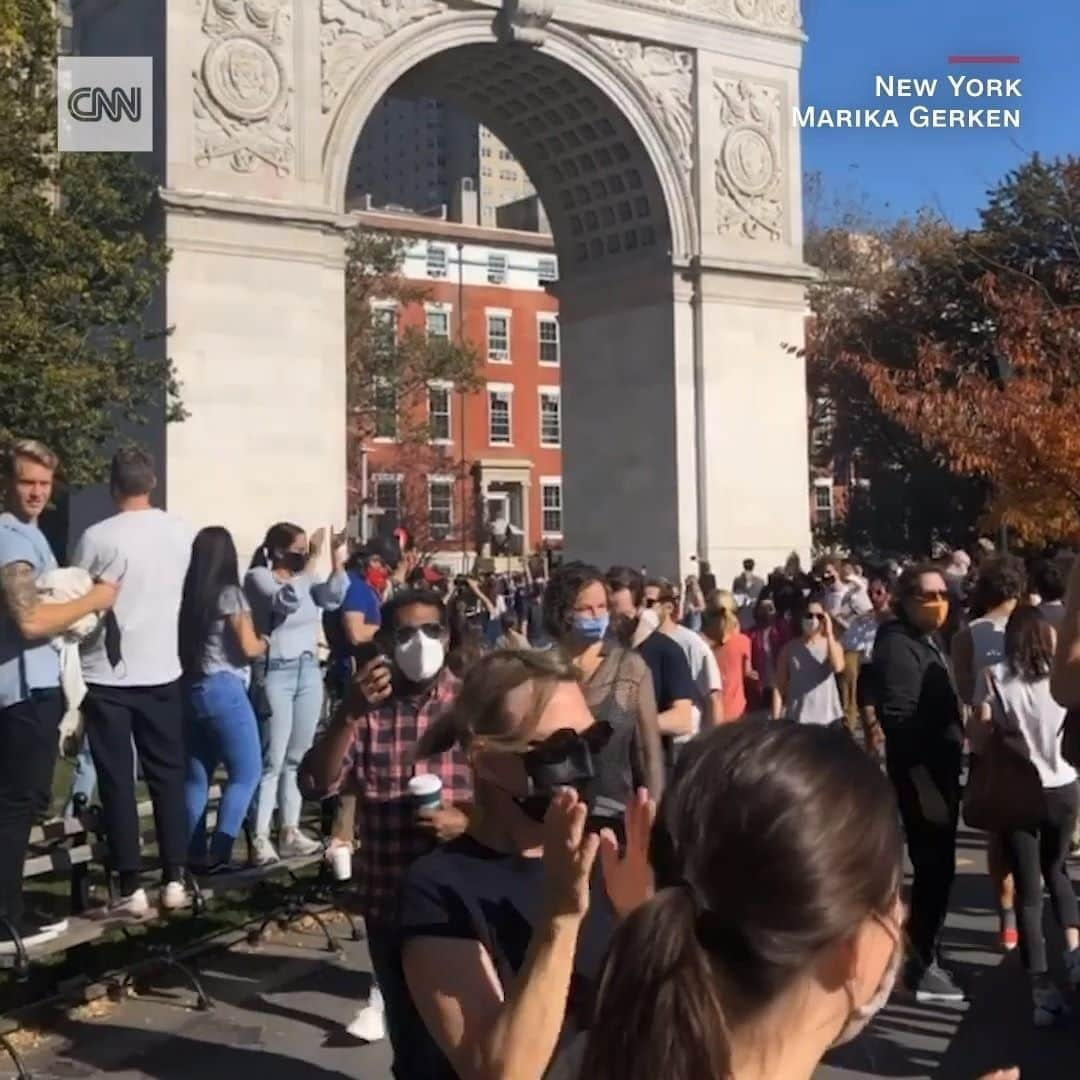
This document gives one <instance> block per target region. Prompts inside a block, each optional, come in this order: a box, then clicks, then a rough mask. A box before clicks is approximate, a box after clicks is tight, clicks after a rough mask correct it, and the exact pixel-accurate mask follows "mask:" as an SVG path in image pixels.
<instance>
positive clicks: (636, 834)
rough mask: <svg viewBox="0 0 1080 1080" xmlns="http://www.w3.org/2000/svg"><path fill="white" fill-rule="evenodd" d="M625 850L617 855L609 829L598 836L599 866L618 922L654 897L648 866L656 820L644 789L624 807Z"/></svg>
mask: <svg viewBox="0 0 1080 1080" xmlns="http://www.w3.org/2000/svg"><path fill="white" fill-rule="evenodd" d="M624 820H625V824H626V849H625V851H623V852H622V854H620V853H619V841H618V839H617V837H616V836H615V834H614V833H613V832H612V831H611V829H604V830H603V831H602V832H601V833H600V865H601V866H602V867H603V868H604V885H605V887H606V888H607V894H608V898H609V899H610V900H611V906H612V907H613V908H614V909H615V913H616V915H618V916H619V918H620V919H625V918H626V917H627V915H629V914H630V913H631V912H632V911H633V910H634V909H635V908H636V907H638V906H639V905H641V904H644V903H645V901H646V900H648V899H649V897H650V896H652V894H653V872H652V867H651V866H650V865H649V837H650V836H651V834H652V827H653V822H654V821H655V820H656V803H655V802H653V800H652V799H650V798H649V793H648V792H647V791H646V790H645V788H638V789H637V792H636V793H635V795H634V798H633V799H632V800H631V801H630V803H629V804H628V805H627V807H626V814H625V818H624Z"/></svg>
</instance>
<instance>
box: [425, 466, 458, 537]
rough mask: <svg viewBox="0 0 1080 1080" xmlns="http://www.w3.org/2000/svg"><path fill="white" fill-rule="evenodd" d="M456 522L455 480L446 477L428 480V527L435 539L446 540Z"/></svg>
mask: <svg viewBox="0 0 1080 1080" xmlns="http://www.w3.org/2000/svg"><path fill="white" fill-rule="evenodd" d="M453 524H454V482H453V480H447V479H445V478H444V477H434V476H433V477H431V478H430V479H429V480H428V527H429V528H430V530H431V535H432V537H433V538H434V539H435V540H445V539H446V538H447V537H448V536H449V535H450V529H451V527H452V526H453Z"/></svg>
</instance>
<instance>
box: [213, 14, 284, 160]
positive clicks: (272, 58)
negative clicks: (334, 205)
mask: <svg viewBox="0 0 1080 1080" xmlns="http://www.w3.org/2000/svg"><path fill="white" fill-rule="evenodd" d="M197 2H198V3H199V5H200V7H202V9H203V23H202V28H203V36H204V37H205V38H208V39H209V42H208V44H207V45H206V48H205V50H204V52H203V55H202V59H201V61H200V63H199V65H198V66H197V67H196V69H195V71H194V72H193V75H194V104H193V109H194V113H195V162H196V164H197V165H200V166H203V167H204V168H213V167H215V166H218V165H219V164H221V163H227V164H228V166H229V167H231V168H232V169H233V170H235V171H236V172H240V173H251V172H255V171H256V170H257V169H258V168H259V167H260V166H268V167H270V168H272V169H274V170H275V171H276V172H277V174H278V175H279V176H286V175H288V174H290V173H291V172H292V171H293V168H294V163H295V155H296V148H295V141H294V137H293V124H292V105H293V101H292V98H293V78H292V4H291V2H290V0H197Z"/></svg>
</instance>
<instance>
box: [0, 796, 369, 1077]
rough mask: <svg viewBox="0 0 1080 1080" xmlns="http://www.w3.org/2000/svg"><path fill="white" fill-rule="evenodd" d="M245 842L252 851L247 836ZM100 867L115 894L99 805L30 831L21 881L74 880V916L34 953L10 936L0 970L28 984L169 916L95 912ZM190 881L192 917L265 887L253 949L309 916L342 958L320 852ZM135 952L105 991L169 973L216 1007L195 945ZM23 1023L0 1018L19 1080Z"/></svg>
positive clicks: (202, 1004) (150, 946) (150, 833)
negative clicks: (272, 929)
mask: <svg viewBox="0 0 1080 1080" xmlns="http://www.w3.org/2000/svg"><path fill="white" fill-rule="evenodd" d="M220 796H221V789H220V787H218V786H216V785H215V786H214V787H212V788H211V791H210V804H209V808H208V810H207V826H208V828H210V827H212V826H213V824H214V821H215V820H216V807H217V803H218V801H219V799H220ZM138 813H139V820H140V824H142V823H143V822H146V823H147V824H146V828H144V829H143V835H142V842H143V847H144V849H145V848H146V847H147V846H149V845H151V844H153V843H154V842H155V840H156V837H155V834H154V829H153V805H152V804H151V802H150V801H149V800H146V801H143V802H140V803H139V805H138ZM248 839H249V850H250V837H249V838H248ZM320 863H321V864H322V869H321V872H320V873H319V874H318V875H317V876H315V877H314V878H313V877H311V876H308V877H306V878H302V877H301V876H300V874H301V872H302V871H304V870H306V869H309V868H310V867H313V866H315V865H316V864H320ZM95 866H97V867H100V868H103V869H104V870H105V872H106V882H107V885H108V888H109V893H110V896H111V893H112V874H111V873H110V872H109V865H108V846H107V843H106V840H105V834H104V826H103V823H102V818H101V812H100V808H98V807H89V806H82V807H80V812H79V814H78V816H77V817H64V818H58V819H55V820H52V821H48V822H46V823H44V824H43V825H39V826H37V827H35V828H34V829H33V831H32V832H31V834H30V849H29V851H28V854H27V858H26V860H25V863H24V866H23V880H24V881H26V880H29V879H33V878H39V877H42V876H43V875H46V874H56V873H60V874H64V873H66V874H67V875H68V878H69V886H70V888H69V892H70V909H71V913H70V915H69V916H68V925H67V928H66V929H65V930H64V931H63V932H62V933H60V934H58V935H57V936H56V937H54V938H52V939H50V940H48V941H44V942H42V943H41V944H39V945H36V946H34V947H32V948H30V949H27V948H26V947H25V946H24V945H23V943H22V940H21V938H19V936H18V933H17V932H13V937H14V940H15V946H16V948H15V952H14V953H12V954H10V955H4V956H0V971H4V970H7V971H9V972H11V973H12V974H13V975H14V977H15V978H16V979H18V980H26V979H28V978H29V975H30V971H31V966H32V965H34V964H35V963H40V962H41V961H42V960H45V959H46V958H49V957H55V956H56V954H58V953H68V952H72V951H73V950H76V949H86V948H88V947H89V946H91V945H92V943H94V942H96V941H98V940H100V939H101V938H103V937H105V935H107V934H110V933H112V932H115V931H117V930H119V931H120V932H121V933H123V934H124V935H125V936H126V937H128V938H129V939H132V940H134V938H133V935H132V934H131V931H132V929H134V928H136V927H146V926H147V925H153V924H154V923H155V922H158V921H159V920H161V919H162V918H163V917H164V916H163V913H161V912H159V911H158V910H157V909H155V908H153V907H152V908H151V910H150V912H149V913H148V914H147V915H146V916H144V917H142V918H133V917H123V916H117V917H104V916H103V914H102V912H103V909H97V911H95V910H94V909H92V907H91V870H92V869H93V868H94V867H95ZM187 884H188V887H189V889H190V890H191V894H192V903H191V906H190V909H187V910H189V911H190V912H191V913H192V914H195V915H199V914H202V913H203V912H204V911H205V910H206V904H207V902H208V901H209V900H212V899H214V898H215V897H219V898H220V897H223V896H224V895H225V894H228V893H237V892H250V891H254V890H255V889H262V890H267V891H268V892H269V894H270V895H269V897H268V899H269V903H268V905H267V907H268V910H269V914H267V915H266V917H265V918H264V919H263V922H262V925H261V926H260V927H258V928H257V929H254V928H252V929H250V930H249V931H248V933H247V938H248V942H249V943H250V944H251V945H255V944H257V943H258V942H259V941H260V940H261V939H262V936H263V934H264V933H265V931H266V928H267V927H268V926H269V925H270V923H271V922H275V921H277V922H279V923H282V924H287V923H291V922H293V921H294V920H296V919H298V918H300V917H304V916H307V917H310V918H312V919H313V920H314V921H315V923H316V924H317V925H318V927H319V929H320V930H321V931H322V933H323V935H324V936H325V938H326V948H327V951H329V952H334V953H337V954H340V953H341V951H342V949H341V945H340V943H339V942H338V941H337V939H336V938H335V937H334V935H333V934H331V932H330V929H329V927H328V926H327V924H326V921H325V920H324V919H323V918H322V914H321V911H320V906H321V907H322V908H323V910H325V907H326V906H327V901H328V898H329V896H330V893H331V892H332V890H333V885H332V882H331V879H330V876H329V874H328V872H327V867H326V864H325V861H324V860H323V859H322V855H321V854H320V853H316V854H314V855H309V856H302V857H298V858H292V859H283V860H281V861H280V862H277V863H273V864H271V865H269V866H259V867H255V866H250V867H241V868H238V869H237V870H235V871H232V872H225V873H217V874H214V875H212V876H205V877H195V876H189V880H188V883H187ZM183 915H184V912H170V913H169V914H168V917H169V918H177V917H183ZM345 915H346V918H347V919H348V921H349V924H350V928H351V931H352V937H353V939H354V940H359V937H360V932H359V929H358V928H357V926H356V924H355V922H354V921H353V919H352V917H351V916H349V915H348V913H347V912H345ZM12 929H13V928H12ZM206 947H207V943H205V942H204V943H202V948H206ZM138 951H139V952H140V953H142V955H141V956H140V957H139V958H138V959H136V960H135V961H133V962H132V963H130V964H128V965H126V966H125V967H124V968H123V969H122V970H121V971H119V972H115V973H113V974H111V975H110V976H108V977H107V978H106V980H105V984H104V986H105V992H107V993H111V994H113V995H114V996H115V995H118V994H120V993H122V992H123V989H124V987H125V986H126V985H128V984H129V983H130V982H131V981H132V980H133V979H134V978H136V977H137V976H138V977H145V975H147V974H148V973H149V972H151V971H153V970H160V969H164V968H172V969H174V970H175V971H177V972H179V973H180V974H182V975H183V976H184V977H185V978H186V979H187V981H188V982H189V983H190V984H191V987H192V989H193V990H194V992H195V994H196V998H197V1007H198V1008H200V1009H210V1008H212V1007H213V1002H212V1000H211V999H210V997H209V995H208V994H207V993H206V991H205V988H204V987H203V984H202V981H201V979H200V977H199V974H198V971H197V969H196V968H195V966H194V964H193V962H192V958H193V957H194V955H195V949H194V947H193V948H192V949H187V950H181V949H176V948H174V947H173V946H171V945H160V944H154V943H153V942H151V941H145V942H144V941H140V944H139V948H138ZM72 982H74V983H77V984H78V985H77V986H76V985H64V986H62V987H61V995H60V996H62V997H64V998H66V999H67V1000H69V1001H70V1000H72V999H74V998H78V997H79V996H82V995H83V994H85V991H86V988H87V987H88V986H89V985H90V984H91V980H90V978H89V976H88V975H85V974H84V975H83V976H81V977H80V978H79V979H77V980H72ZM19 1026H20V1025H19V1024H18V1023H17V1022H16V1021H15V1020H14V1019H12V1018H11V1017H8V1016H0V1048H2V1049H3V1050H4V1051H6V1052H7V1054H8V1056H9V1057H10V1058H11V1061H12V1063H13V1064H14V1066H15V1069H16V1071H17V1073H18V1075H19V1076H20V1077H28V1076H29V1074H28V1073H27V1071H26V1069H25V1067H24V1066H23V1063H22V1061H21V1060H20V1057H19V1054H18V1052H17V1051H16V1048H15V1047H14V1045H13V1044H12V1042H11V1040H10V1036H11V1034H12V1033H13V1032H14V1031H16V1030H18V1028H19Z"/></svg>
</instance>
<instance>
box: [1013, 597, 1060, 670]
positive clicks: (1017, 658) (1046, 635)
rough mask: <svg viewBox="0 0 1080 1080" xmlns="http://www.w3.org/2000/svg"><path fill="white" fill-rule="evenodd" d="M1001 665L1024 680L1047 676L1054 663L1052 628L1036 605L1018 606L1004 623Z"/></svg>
mask: <svg viewBox="0 0 1080 1080" xmlns="http://www.w3.org/2000/svg"><path fill="white" fill-rule="evenodd" d="M1005 664H1006V666H1007V667H1008V669H1009V671H1010V672H1012V674H1013V675H1014V676H1016V678H1018V679H1023V680H1024V682H1039V681H1040V680H1042V679H1048V678H1049V677H1050V669H1051V668H1052V667H1053V665H1054V630H1053V628H1052V627H1051V625H1050V624H1049V623H1048V622H1047V621H1046V619H1044V618H1043V616H1042V614H1041V613H1040V612H1039V609H1038V608H1033V607H1028V606H1026V605H1025V606H1023V607H1018V608H1017V609H1016V610H1015V611H1014V612H1013V613H1012V615H1010V616H1009V621H1008V623H1007V624H1006V625H1005Z"/></svg>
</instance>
